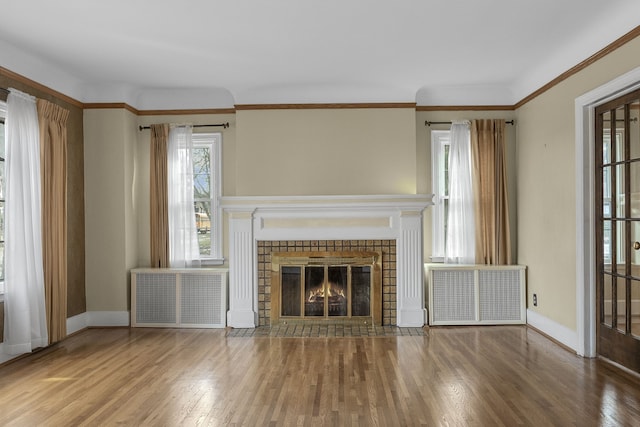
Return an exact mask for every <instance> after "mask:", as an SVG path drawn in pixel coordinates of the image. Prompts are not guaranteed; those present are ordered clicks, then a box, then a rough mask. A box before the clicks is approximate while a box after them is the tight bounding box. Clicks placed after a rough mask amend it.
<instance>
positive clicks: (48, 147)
mask: <svg viewBox="0 0 640 427" xmlns="http://www.w3.org/2000/svg"><path fill="white" fill-rule="evenodd" d="M37 109H38V123H39V127H40V169H41V170H40V176H41V183H42V257H43V268H44V286H45V304H46V308H47V329H48V331H49V344H53V343H55V342H58V341H60V340H62V339H63V338H64V337H66V336H67V119H68V117H69V111H68V110H66V109H64V108H62V107H60V106H58V105H55V104H53V103H51V102H49V101H46V100H44V99H38V101H37Z"/></svg>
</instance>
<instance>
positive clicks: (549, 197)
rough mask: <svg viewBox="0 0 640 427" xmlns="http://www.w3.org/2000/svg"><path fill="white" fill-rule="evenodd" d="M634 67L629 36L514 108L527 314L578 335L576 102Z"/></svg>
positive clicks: (638, 56) (635, 51)
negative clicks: (535, 301)
mask: <svg viewBox="0 0 640 427" xmlns="http://www.w3.org/2000/svg"><path fill="white" fill-rule="evenodd" d="M638 66H640V39H635V40H633V41H631V42H629V43H628V44H626V45H624V46H623V47H621V48H620V49H617V50H616V51H614V52H613V53H611V54H609V55H607V56H606V57H604V58H603V59H601V60H599V61H597V62H595V63H594V64H592V65H590V66H589V67H588V68H586V69H584V70H582V71H580V72H579V73H577V74H575V75H574V76H572V77H570V78H569V79H567V80H565V81H563V82H562V83H560V84H559V85H557V86H555V87H554V88H552V89H551V90H549V91H547V92H545V93H544V94H542V95H540V96H538V97H537V98H535V99H533V100H532V101H530V102H529V103H527V104H525V105H524V106H523V107H521V108H520V109H518V110H517V112H516V119H517V122H518V126H517V139H518V160H517V162H518V188H517V194H518V196H517V197H518V262H519V263H520V264H524V265H527V267H528V277H527V280H528V291H527V292H528V300H529V301H531V295H532V294H533V293H536V294H537V296H538V307H533V306H532V305H531V304H530V305H529V309H531V310H533V311H535V312H537V313H539V314H541V315H543V316H545V317H547V318H549V319H551V320H553V321H555V322H557V323H559V324H561V325H563V326H566V327H567V328H569V329H571V330H574V331H575V330H576V192H575V187H576V182H575V172H576V171H575V129H574V128H575V117H574V108H575V107H574V101H575V99H576V98H577V97H579V96H580V95H582V94H584V93H586V92H589V91H590V90H593V89H595V88H597V87H599V86H601V85H603V84H605V83H606V82H608V81H610V80H612V79H614V78H616V77H618V76H619V75H621V74H624V73H625V72H628V71H630V70H632V69H633V68H636V67H638Z"/></svg>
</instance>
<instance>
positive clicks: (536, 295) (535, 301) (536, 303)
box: [533, 294, 538, 307]
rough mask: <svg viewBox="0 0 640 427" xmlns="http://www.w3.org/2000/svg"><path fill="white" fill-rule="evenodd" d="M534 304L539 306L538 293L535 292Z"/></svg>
mask: <svg viewBox="0 0 640 427" xmlns="http://www.w3.org/2000/svg"><path fill="white" fill-rule="evenodd" d="M533 306H534V307H537V306H538V294H533Z"/></svg>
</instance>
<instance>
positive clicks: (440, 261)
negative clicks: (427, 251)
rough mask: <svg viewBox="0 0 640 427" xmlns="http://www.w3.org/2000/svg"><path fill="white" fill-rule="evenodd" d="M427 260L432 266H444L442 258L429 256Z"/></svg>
mask: <svg viewBox="0 0 640 427" xmlns="http://www.w3.org/2000/svg"><path fill="white" fill-rule="evenodd" d="M429 259H430V260H431V262H432V263H434V264H438V263H439V264H444V256H430V257H429Z"/></svg>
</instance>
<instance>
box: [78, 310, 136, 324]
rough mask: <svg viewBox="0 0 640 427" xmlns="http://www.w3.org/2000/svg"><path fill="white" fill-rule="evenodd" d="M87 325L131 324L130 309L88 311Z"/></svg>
mask: <svg viewBox="0 0 640 427" xmlns="http://www.w3.org/2000/svg"><path fill="white" fill-rule="evenodd" d="M86 314H87V326H88V327H99V326H129V320H130V313H129V312H128V311H88V312H87V313H86Z"/></svg>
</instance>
